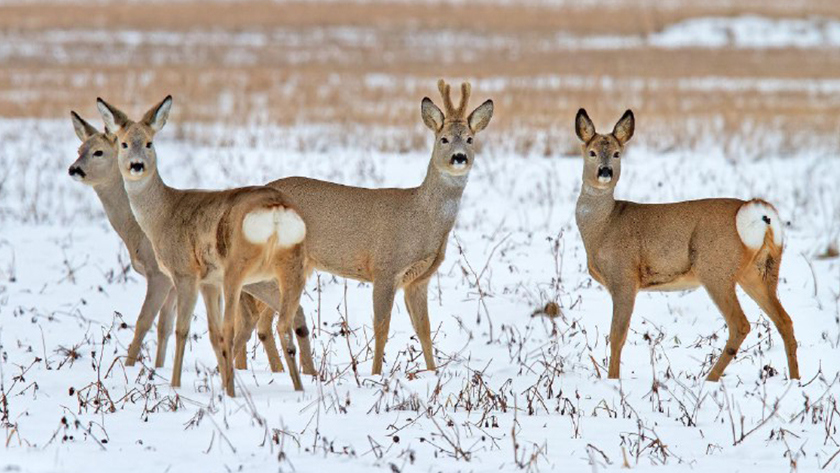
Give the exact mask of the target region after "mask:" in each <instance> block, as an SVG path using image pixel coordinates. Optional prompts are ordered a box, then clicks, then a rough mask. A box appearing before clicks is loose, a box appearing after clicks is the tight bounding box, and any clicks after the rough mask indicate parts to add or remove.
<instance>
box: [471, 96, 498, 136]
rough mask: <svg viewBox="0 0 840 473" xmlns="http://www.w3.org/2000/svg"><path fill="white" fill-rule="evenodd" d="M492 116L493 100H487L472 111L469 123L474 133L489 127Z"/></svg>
mask: <svg viewBox="0 0 840 473" xmlns="http://www.w3.org/2000/svg"><path fill="white" fill-rule="evenodd" d="M491 118H493V101H492V100H486V101H485V102H484V103H483V104H481V105H479V106H478V107H476V109H475V110H473V111H472V113H471V114H470V116H469V118H467V123H468V124H469V125H470V130H472V132H473V133H478V132H479V131H481V130H483V129H485V128H487V125H489V124H490V119H491Z"/></svg>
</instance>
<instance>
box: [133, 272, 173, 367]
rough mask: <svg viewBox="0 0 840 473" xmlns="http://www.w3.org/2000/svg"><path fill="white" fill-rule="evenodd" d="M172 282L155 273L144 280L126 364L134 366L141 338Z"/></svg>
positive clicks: (150, 326)
mask: <svg viewBox="0 0 840 473" xmlns="http://www.w3.org/2000/svg"><path fill="white" fill-rule="evenodd" d="M171 287H172V283H171V282H170V281H169V278H167V277H166V276H164V275H163V274H155V275H152V276H149V278H148V279H147V280H146V298H145V299H144V300H143V306H142V307H141V308H140V314H139V315H138V316H137V324H136V325H135V327H134V339H133V340H132V341H131V345H129V346H128V355H127V356H126V360H125V364H126V366H134V363H136V362H137V359H138V358H139V357H140V348H141V347H142V346H143V339H144V338H145V337H146V333H148V332H149V329H151V328H152V322H154V320H155V316H156V315H157V314H158V312H160V308H161V307H162V306H163V301H164V300H165V299H166V295H167V294H168V293H169V289H170V288H171Z"/></svg>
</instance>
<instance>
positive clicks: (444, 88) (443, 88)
mask: <svg viewBox="0 0 840 473" xmlns="http://www.w3.org/2000/svg"><path fill="white" fill-rule="evenodd" d="M438 90H440V95H441V97H443V108H444V109H446V116H447V117H448V116H450V115H453V114H454V113H455V107H453V106H452V97H451V96H450V95H449V92H450V90H449V84H447V83H446V82H445V81H444V80H443V79H441V80H439V81H438Z"/></svg>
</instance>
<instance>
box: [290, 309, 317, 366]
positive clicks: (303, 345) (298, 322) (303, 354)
mask: <svg viewBox="0 0 840 473" xmlns="http://www.w3.org/2000/svg"><path fill="white" fill-rule="evenodd" d="M295 335H296V336H297V341H298V349H299V350H300V366H301V368H302V369H303V374H308V375H312V376H315V375H317V374H318V370H317V369H315V362H314V361H313V360H312V345H311V344H310V343H309V327H307V326H306V316H305V315H304V313H303V308H302V307H301V306H298V308H297V311H295Z"/></svg>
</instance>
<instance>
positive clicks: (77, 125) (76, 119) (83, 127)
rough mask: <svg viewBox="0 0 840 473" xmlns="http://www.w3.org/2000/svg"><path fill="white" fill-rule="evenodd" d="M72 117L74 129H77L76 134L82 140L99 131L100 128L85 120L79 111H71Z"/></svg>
mask: <svg viewBox="0 0 840 473" xmlns="http://www.w3.org/2000/svg"><path fill="white" fill-rule="evenodd" d="M70 118H71V119H72V120H73V129H75V130H76V136H78V137H79V139H80V140H82V141H85V140H87V139H88V138H90V137H91V136H93V135H95V134H96V133H98V130H97V129H96V128H94V127H93V126H92V125H91V124H90V123H88V122H86V121H84V120H83V119H82V117H80V116H79V114H78V113H76V112H72V111H71V112H70Z"/></svg>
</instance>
